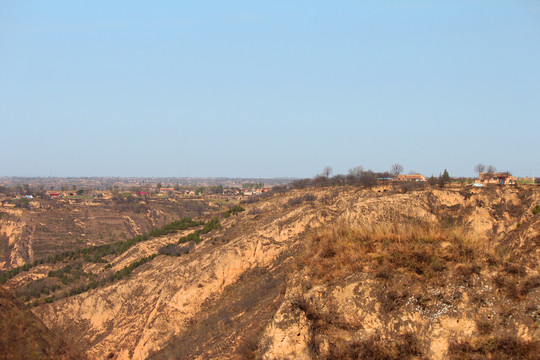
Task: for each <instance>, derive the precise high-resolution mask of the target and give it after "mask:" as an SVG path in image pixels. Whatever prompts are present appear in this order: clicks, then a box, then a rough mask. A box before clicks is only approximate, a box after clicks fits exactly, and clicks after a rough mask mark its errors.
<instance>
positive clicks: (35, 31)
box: [0, 0, 540, 177]
mask: <svg viewBox="0 0 540 360" xmlns="http://www.w3.org/2000/svg"><path fill="white" fill-rule="evenodd" d="M539 134H540V1H487V0H486V1H406V0H399V1H339V2H330V1H227V2H224V1H189V2H188V1H159V2H149V1H92V2H75V1H4V0H0V153H1V154H2V156H1V159H0V176H230V177H235V176H245V177H281V176H291V177H306V176H313V175H315V174H317V173H320V172H321V170H322V169H323V167H325V166H327V165H329V166H332V167H333V168H334V172H335V173H346V172H347V171H348V169H350V168H352V167H354V166H358V165H362V166H364V168H371V169H373V170H376V171H383V170H388V169H389V168H390V166H391V165H392V164H394V163H400V164H402V165H403V166H404V167H405V171H406V172H409V171H413V170H414V171H418V172H422V173H424V174H426V175H431V174H435V175H438V174H439V173H440V172H442V171H443V170H444V169H445V168H446V169H448V171H449V172H450V174H451V175H455V176H472V175H474V171H473V167H474V165H475V164H477V163H479V162H481V163H484V164H493V165H495V166H496V167H497V169H498V170H509V171H511V172H512V173H514V174H515V175H519V176H524V175H533V174H534V173H535V172H536V174H537V175H540V155H539V153H538V143H539Z"/></svg>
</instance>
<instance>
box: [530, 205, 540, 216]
mask: <svg viewBox="0 0 540 360" xmlns="http://www.w3.org/2000/svg"><path fill="white" fill-rule="evenodd" d="M532 212H533V214H535V215H536V214H540V204H538V205H536V206H535V207H534V209H533V211H532Z"/></svg>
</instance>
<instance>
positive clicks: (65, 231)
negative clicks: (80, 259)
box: [0, 199, 210, 270]
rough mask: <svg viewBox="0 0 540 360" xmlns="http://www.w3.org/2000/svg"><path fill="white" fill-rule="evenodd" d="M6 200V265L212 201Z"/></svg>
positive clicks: (193, 211) (136, 228) (136, 230)
mask: <svg viewBox="0 0 540 360" xmlns="http://www.w3.org/2000/svg"><path fill="white" fill-rule="evenodd" d="M8 205H9V204H8V203H7V202H6V204H5V205H4V206H0V270H9V269H11V268H14V267H17V266H21V265H23V264H25V263H32V262H33V261H35V260H39V259H45V258H46V257H47V256H53V255H54V254H57V253H60V252H62V251H68V250H73V249H78V248H83V247H86V246H90V245H101V244H107V243H111V242H115V241H119V240H124V239H127V238H131V237H133V236H135V235H139V234H142V233H145V232H148V231H149V230H151V229H153V228H155V227H158V226H162V225H164V224H166V223H169V222H171V221H174V220H177V219H179V218H181V217H184V216H191V217H194V216H200V215H202V214H203V213H204V212H205V211H208V210H209V209H210V208H209V206H208V204H207V203H206V202H203V201H195V200H187V199H186V200H184V199H177V200H171V201H169V200H168V199H162V200H149V201H148V202H144V201H140V200H137V201H134V202H129V203H124V202H119V201H113V200H103V199H93V200H79V199H78V200H61V199H55V200H47V199H35V200H32V201H31V202H30V206H29V207H28V208H13V207H9V206H8Z"/></svg>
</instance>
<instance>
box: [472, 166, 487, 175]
mask: <svg viewBox="0 0 540 360" xmlns="http://www.w3.org/2000/svg"><path fill="white" fill-rule="evenodd" d="M485 170H486V166H485V165H484V164H476V166H475V167H474V171H476V172H477V173H478V177H480V174H481V173H483V172H484V171H485Z"/></svg>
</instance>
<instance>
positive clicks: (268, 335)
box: [3, 185, 540, 359]
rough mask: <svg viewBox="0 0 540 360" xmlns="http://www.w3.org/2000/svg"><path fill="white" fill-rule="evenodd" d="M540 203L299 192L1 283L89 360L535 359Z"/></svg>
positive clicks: (429, 190)
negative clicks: (53, 286)
mask: <svg viewBox="0 0 540 360" xmlns="http://www.w3.org/2000/svg"><path fill="white" fill-rule="evenodd" d="M539 195H540V190H539V189H538V188H537V187H533V186H530V187H524V186H522V187H497V186H495V187H488V188H471V187H464V186H447V187H444V188H441V187H439V186H433V187H429V186H428V187H412V188H403V187H396V188H394V187H392V186H377V187H372V188H366V187H363V186H339V185H337V186H319V187H308V188H305V189H293V190H289V191H284V192H280V193H275V194H273V195H271V196H266V197H264V198H253V199H254V200H251V201H247V202H244V203H241V204H239V205H238V204H235V206H232V205H231V206H230V207H229V209H228V210H225V211H223V210H219V211H216V212H214V213H209V214H207V215H206V216H204V217H201V218H200V220H197V221H195V220H191V219H189V220H188V219H184V220H182V221H181V222H177V223H175V224H176V225H164V226H162V227H160V228H156V229H155V231H154V230H152V231H149V232H148V233H146V235H145V234H142V235H137V236H138V237H135V238H133V240H132V239H127V240H124V242H126V243H124V242H119V243H112V244H109V245H106V246H105V245H98V246H94V247H89V248H86V250H85V249H82V250H80V251H74V252H73V253H65V255H62V256H64V257H63V258H61V259H58V261H57V262H55V263H43V264H38V265H36V266H35V267H32V268H30V269H26V270H21V271H20V272H18V273H17V274H12V276H10V277H9V279H7V280H6V282H5V284H4V285H3V286H4V287H6V288H7V289H9V290H10V291H11V292H13V293H15V294H17V296H19V298H20V299H21V300H22V301H26V304H27V305H29V306H32V308H31V309H32V312H33V313H34V314H35V315H36V316H37V317H38V318H40V319H41V320H42V321H43V323H44V324H45V325H46V326H47V327H48V328H50V329H52V328H54V329H57V330H56V331H59V332H60V333H62V334H68V336H66V341H69V342H70V343H72V344H74V346H76V347H77V348H79V349H81V350H82V351H83V352H84V354H85V355H86V356H88V357H89V358H91V359H101V358H111V359H147V358H152V359H171V358H179V359H183V358H204V359H223V358H238V359H261V358H262V359H285V358H290V359H293V358H294V359H406V358H409V359H421V358H428V359H446V358H453V359H471V358H473V359H484V358H497V359H499V358H501V359H504V358H508V359H511V358H516V357H517V358H523V359H533V358H537V354H538V353H539V352H540V351H539V350H540V343H539V342H538V340H537V339H538V338H540V330H539V327H538V325H539V311H540V268H539V264H538V258H540V257H539V255H540V253H539V252H540V250H539V249H540V247H539V243H540V213H539V212H538V211H537V210H536V209H537V207H538V205H539V204H540V196H539ZM100 246H101V247H100ZM103 246H104V247H103ZM96 254H97V256H96V258H95V259H94V255H96ZM85 255H88V256H86V257H85ZM94 260H96V261H94ZM64 282H66V283H67V284H64ZM43 284H45V285H43ZM54 284H56V285H57V286H59V287H61V288H60V289H55V290H54V291H52V290H51V288H50V286H52V285H54ZM90 284H91V285H90ZM42 285H43V286H45V287H46V288H47V291H49V292H50V294H43V293H39V294H38V295H37V297H35V296H34V294H33V293H32V291H34V290H36V291H38V290H39V289H40V286H42ZM83 285H84V288H80V287H79V286H83ZM72 289H74V291H72ZM29 291H30V292H29ZM52 295H55V296H54V298H52V299H51V296H52ZM47 299H50V300H47Z"/></svg>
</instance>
